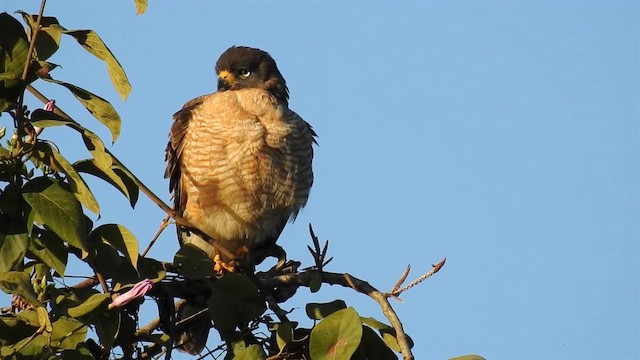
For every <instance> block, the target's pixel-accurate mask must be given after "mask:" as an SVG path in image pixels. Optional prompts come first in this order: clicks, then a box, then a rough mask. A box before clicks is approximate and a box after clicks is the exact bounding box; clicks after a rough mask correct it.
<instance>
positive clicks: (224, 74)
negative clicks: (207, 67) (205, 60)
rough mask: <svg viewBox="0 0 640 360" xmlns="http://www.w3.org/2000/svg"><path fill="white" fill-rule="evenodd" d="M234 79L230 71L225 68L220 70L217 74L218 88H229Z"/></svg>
mask: <svg viewBox="0 0 640 360" xmlns="http://www.w3.org/2000/svg"><path fill="white" fill-rule="evenodd" d="M235 80H236V79H235V78H234V77H233V75H232V74H231V73H230V72H228V71H226V70H222V71H220V73H219V74H218V90H229V89H230V88H231V86H232V85H233V83H234V82H235Z"/></svg>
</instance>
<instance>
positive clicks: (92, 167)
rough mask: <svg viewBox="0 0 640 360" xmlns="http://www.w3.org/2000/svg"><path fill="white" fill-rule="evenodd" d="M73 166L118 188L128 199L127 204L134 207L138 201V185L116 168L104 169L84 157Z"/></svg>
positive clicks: (92, 160)
mask: <svg viewBox="0 0 640 360" xmlns="http://www.w3.org/2000/svg"><path fill="white" fill-rule="evenodd" d="M73 168H74V169H76V171H78V172H83V173H86V174H91V175H93V176H96V177H98V178H100V179H102V180H104V181H106V182H108V183H109V184H111V185H113V186H114V187H115V188H116V189H118V190H119V191H120V192H121V193H122V194H123V195H124V196H126V197H127V199H129V204H131V207H132V208H134V207H135V206H136V202H138V196H139V192H140V189H139V188H138V186H137V185H136V184H135V183H134V182H133V181H132V180H131V178H130V177H129V176H127V175H126V174H125V173H124V172H122V171H120V169H118V168H109V169H104V168H100V167H99V166H98V163H97V162H96V161H95V159H85V160H80V161H76V162H75V163H73Z"/></svg>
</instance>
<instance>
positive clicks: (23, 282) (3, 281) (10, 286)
mask: <svg viewBox="0 0 640 360" xmlns="http://www.w3.org/2000/svg"><path fill="white" fill-rule="evenodd" d="M0 289H2V291H4V292H5V293H7V294H19V295H20V296H22V297H23V298H24V299H25V300H26V301H27V302H28V303H29V304H31V305H33V306H36V307H37V306H42V303H40V301H38V296H37V295H36V293H35V292H34V291H33V286H31V278H30V277H29V275H27V274H25V273H23V272H22V271H7V272H0Z"/></svg>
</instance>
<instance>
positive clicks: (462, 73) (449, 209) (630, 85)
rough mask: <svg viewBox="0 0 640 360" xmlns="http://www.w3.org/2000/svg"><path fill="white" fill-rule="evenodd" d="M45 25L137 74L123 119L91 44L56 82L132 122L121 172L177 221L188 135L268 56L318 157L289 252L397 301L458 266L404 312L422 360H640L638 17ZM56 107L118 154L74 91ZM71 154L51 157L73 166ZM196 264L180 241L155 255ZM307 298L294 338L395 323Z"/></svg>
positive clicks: (437, 15)
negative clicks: (180, 137) (326, 256)
mask: <svg viewBox="0 0 640 360" xmlns="http://www.w3.org/2000/svg"><path fill="white" fill-rule="evenodd" d="M38 5H39V2H38V1H29V2H26V1H13V0H1V2H0V9H1V10H2V11H8V12H13V11H15V10H17V9H22V10H26V11H29V12H33V13H35V12H37V8H38ZM46 13H47V14H49V15H54V16H57V17H58V19H59V20H60V23H61V24H62V25H63V26H65V27H66V28H68V29H81V28H91V29H94V30H96V31H97V32H98V33H99V35H100V36H101V37H102V39H103V40H104V41H105V42H106V43H107V44H108V46H109V47H110V48H111V50H112V51H113V52H114V54H115V55H116V56H117V58H118V59H119V60H120V62H121V63H122V65H123V66H124V68H125V70H126V71H127V74H128V76H129V79H130V81H131V83H132V85H133V91H132V93H131V95H130V97H129V99H128V100H127V101H126V102H124V103H123V102H122V101H120V99H119V97H118V96H117V94H116V93H115V91H114V90H113V89H112V88H111V85H110V82H109V80H108V76H107V73H106V69H105V68H104V66H102V65H101V64H100V63H99V61H97V60H94V59H93V58H92V56H91V55H89V54H86V53H85V52H84V51H83V50H82V49H81V48H80V47H79V46H78V45H77V44H76V43H75V42H74V41H73V40H72V39H71V38H65V39H64V40H63V44H62V45H63V46H62V48H61V50H60V51H59V52H58V54H56V55H55V56H54V57H53V58H52V59H51V61H52V62H55V63H60V64H62V65H63V68H62V69H56V70H55V71H54V72H53V73H52V75H53V76H54V77H55V78H57V79H60V80H64V81H69V82H72V83H76V84H78V85H80V86H83V87H85V88H87V89H89V90H91V91H94V92H95V93H97V94H100V95H102V96H103V97H105V98H107V99H108V100H110V101H111V102H112V103H113V104H114V106H115V107H116V109H117V110H118V111H119V113H120V115H121V117H122V119H123V129H122V136H121V138H120V140H118V142H116V144H115V145H114V146H113V147H112V151H113V152H114V153H115V154H117V156H119V157H120V159H121V160H122V161H123V162H124V163H125V164H127V166H129V167H130V169H132V170H133V171H134V172H135V173H136V174H137V175H138V176H139V177H140V178H142V179H143V181H144V182H145V183H146V184H147V185H148V186H149V187H151V188H152V189H153V190H154V191H155V192H156V193H158V194H159V195H161V196H162V197H163V198H164V199H166V200H167V201H168V200H169V194H168V189H167V188H168V183H167V181H166V180H164V179H163V171H164V166H165V165H164V149H165V146H166V142H167V132H168V129H169V127H170V126H171V122H172V120H171V115H172V114H173V113H174V112H175V111H176V110H178V109H179V108H180V107H181V106H182V105H183V104H184V102H186V101H187V100H189V99H191V98H193V97H195V96H198V95H201V94H204V93H207V92H212V91H214V90H215V87H216V78H215V73H214V64H215V61H216V59H217V57H218V56H219V55H220V53H222V51H224V50H225V49H226V48H228V47H229V46H231V45H250V46H254V47H259V48H261V49H264V50H266V51H268V52H270V53H271V55H272V56H273V57H274V58H275V59H276V61H277V63H278V66H279V68H280V70H281V72H282V73H283V75H284V76H285V78H286V80H287V83H288V85H289V89H290V90H291V107H292V108H293V109H294V110H295V111H296V112H298V113H299V114H301V115H302V116H303V117H304V118H305V119H306V120H307V121H308V122H310V123H311V124H313V126H314V128H315V129H316V131H317V132H318V134H319V143H320V146H319V147H317V149H316V150H317V151H316V156H315V159H314V170H315V174H316V181H315V184H314V188H313V191H312V193H311V197H310V200H309V204H308V206H307V207H306V208H305V209H304V211H303V212H302V214H301V215H300V216H299V217H298V220H297V221H296V222H295V223H294V224H292V225H290V226H288V227H287V229H286V231H285V232H284V233H283V235H282V236H281V238H280V241H279V243H280V244H281V245H283V246H284V247H285V249H287V251H288V253H289V257H290V258H294V259H300V260H303V261H304V263H305V264H306V265H310V264H311V257H310V255H309V254H308V253H307V250H306V245H307V244H309V243H310V240H309V236H308V232H307V224H308V223H309V222H311V223H312V224H313V225H314V228H315V230H316V233H317V234H318V235H319V236H320V237H321V238H322V239H329V240H330V249H329V252H330V255H332V256H334V257H335V259H334V261H333V262H332V263H331V264H330V265H329V267H328V270H329V271H335V272H349V273H351V274H353V275H355V276H357V277H360V278H364V279H367V280H368V281H369V282H370V283H371V284H372V285H374V286H376V287H378V288H379V289H381V290H383V291H387V290H389V289H390V288H391V287H392V286H393V284H394V283H395V281H396V280H397V279H398V277H399V276H400V275H401V273H402V271H403V269H404V267H405V266H406V265H407V264H411V265H412V268H413V269H414V270H413V272H412V274H411V275H410V276H409V278H410V279H412V278H415V277H417V276H419V275H420V274H421V273H423V272H425V271H427V270H428V269H429V268H430V264H431V263H434V262H437V261H439V260H440V259H442V258H443V257H447V264H446V265H445V267H444V268H443V269H442V271H441V272H440V273H438V274H437V275H436V276H434V277H433V278H431V279H429V280H428V281H426V282H425V283H423V284H421V285H420V286H418V287H416V288H414V289H412V290H410V291H408V292H407V293H405V294H403V296H402V298H403V299H404V300H405V302H404V303H397V304H395V308H396V309H397V311H398V312H399V315H400V317H401V319H403V320H404V325H405V329H406V330H407V332H408V333H409V334H410V335H411V336H412V337H413V339H414V341H415V343H416V346H415V348H414V352H415V355H416V357H417V358H418V359H443V358H447V357H451V356H456V355H462V354H466V353H477V354H480V355H483V356H485V357H487V358H490V359H638V358H640V350H639V348H640V343H639V341H640V340H639V339H640V334H639V323H640V316H639V306H640V305H639V304H640V299H639V284H640V279H639V273H640V269H639V258H640V251H639V242H640V241H639V238H640V234H639V222H638V221H639V220H638V219H639V217H640V216H639V197H640V194H639V184H640V179H639V163H640V161H639V154H640V149H639V134H640V131H639V119H640V108H639V104H640V102H639V99H640V93H639V83H640V73H639V67H640V65H639V64H640V58H639V47H640V35H639V34H640V26H639V16H640V15H639V14H640V7H639V3H638V2H637V1H523V2H516V1H514V2H508V1H482V2H462V1H442V2H393V3H392V2H304V3H303V2H238V1H234V2H217V1H215V2H214V1H171V2H169V1H151V2H150V4H149V9H148V12H147V13H146V14H145V15H143V16H138V17H136V16H135V15H134V6H133V0H131V1H56V0H50V1H49V3H48V4H47V11H46ZM46 85H49V84H46ZM39 88H41V89H42V90H43V91H45V92H46V93H47V94H48V95H49V96H50V97H52V98H55V99H56V100H57V103H58V105H59V106H60V107H61V108H63V109H64V110H65V111H66V112H68V113H70V114H71V115H72V116H74V117H75V118H76V119H77V120H78V121H81V122H82V123H83V124H85V125H86V126H88V127H89V128H91V129H94V131H96V132H98V133H99V134H100V135H102V136H104V138H105V139H109V136H108V132H107V131H106V130H105V128H104V127H102V126H101V125H100V124H99V123H97V122H96V121H95V120H93V119H92V118H91V116H90V115H89V114H88V113H87V112H86V110H84V109H82V108H80V107H79V106H77V105H76V101H75V99H73V98H72V97H71V96H70V95H69V94H68V93H67V92H66V90H64V89H62V88H56V87H54V86H45V85H39ZM30 104H32V106H40V105H37V103H36V102H35V101H34V102H31V103H30ZM0 121H1V122H2V124H3V125H6V124H7V123H8V121H9V120H8V118H7V117H6V116H3V117H2V118H1V119H0ZM9 125H10V124H9ZM59 134H65V133H63V132H59V133H58V132H56V130H55V129H48V130H46V131H45V133H44V137H45V138H46V137H50V138H52V139H54V140H55V141H56V142H57V143H58V144H59V145H60V147H61V148H62V150H63V152H67V154H75V153H74V151H76V150H75V149H73V148H72V147H69V146H66V147H65V138H63V137H60V135H59ZM56 136H58V137H56ZM75 141H77V139H74V142H75ZM77 154H78V157H80V156H83V155H84V154H81V153H79V152H77ZM69 157H71V158H73V155H69ZM90 184H91V186H92V188H93V189H94V192H97V193H98V200H99V201H101V204H102V209H103V214H102V218H101V219H100V220H98V221H97V224H100V223H107V222H116V223H121V224H124V225H125V226H127V227H128V228H129V229H131V230H132V231H133V232H134V233H135V234H136V235H137V237H138V239H139V240H140V243H141V248H144V246H146V244H147V243H148V242H149V240H150V238H151V237H152V236H153V234H154V233H155V232H156V230H157V228H158V225H159V223H160V221H161V220H162V218H163V217H164V214H163V213H162V212H161V211H160V210H159V209H158V208H157V207H156V206H155V205H154V204H153V203H151V202H150V201H149V200H147V199H146V198H144V197H142V195H141V199H140V201H139V203H138V205H137V207H136V209H135V210H133V211H132V210H130V209H129V207H128V203H127V201H126V199H125V198H124V197H122V196H120V194H119V193H118V192H116V191H115V190H113V189H112V188H110V187H108V186H102V185H101V184H99V183H98V182H95V181H92V182H91V183H90ZM177 249H178V245H177V241H176V239H175V234H174V231H173V229H169V231H166V232H165V234H164V235H163V236H162V237H161V239H160V240H159V243H158V244H156V246H155V247H154V248H153V250H152V251H151V253H150V255H151V256H153V257H156V258H158V259H163V260H171V259H172V258H173V254H174V253H175V251H177ZM69 274H73V268H71V269H70V270H69ZM308 293H309V292H308V290H306V289H302V290H301V291H300V294H299V295H300V296H297V297H296V298H295V299H294V300H293V301H289V302H288V303H286V304H285V307H289V308H296V310H295V311H294V313H293V317H295V318H297V319H303V318H304V317H305V315H304V303H305V302H306V301H316V302H320V301H330V300H333V299H335V298H344V299H345V300H346V301H347V303H348V304H349V305H353V306H355V307H356V309H357V310H358V311H359V312H360V314H361V315H362V316H374V317H376V318H380V319H382V318H383V316H382V314H381V313H380V311H379V309H378V307H377V304H375V302H373V301H372V300H370V299H368V298H366V297H365V296H362V295H359V294H356V293H354V292H353V291H349V290H345V289H340V288H332V287H328V286H327V287H324V288H323V289H322V291H321V292H320V294H316V295H315V296H308V295H307V294H308ZM3 299H6V297H5V298H3ZM152 308H153V307H152ZM211 338H215V336H212V337H211Z"/></svg>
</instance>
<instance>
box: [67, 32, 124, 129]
mask: <svg viewBox="0 0 640 360" xmlns="http://www.w3.org/2000/svg"><path fill="white" fill-rule="evenodd" d="M63 33H64V34H66V35H70V36H72V37H73V38H74V39H76V41H77V42H78V43H79V44H80V45H82V47H83V48H85V50H87V51H88V52H89V53H91V54H92V55H94V56H95V57H97V58H98V59H100V60H102V61H104V62H105V64H107V71H108V72H109V77H111V82H112V83H113V86H114V87H115V88H116V91H118V94H120V97H121V98H122V100H126V99H127V96H129V93H130V92H131V84H129V79H127V74H125V72H124V69H123V68H122V65H120V63H119V62H118V60H117V59H116V57H115V56H113V53H111V50H109V48H108V47H107V45H105V43H104V42H103V41H102V39H100V37H99V36H98V34H96V33H95V32H94V31H93V30H65V31H63ZM114 141H115V140H114Z"/></svg>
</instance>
